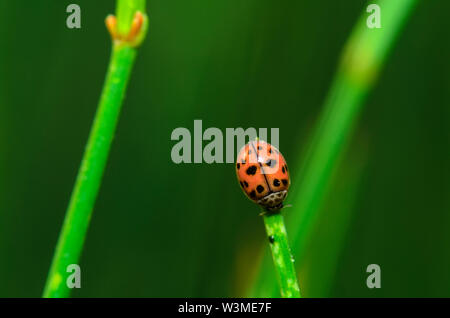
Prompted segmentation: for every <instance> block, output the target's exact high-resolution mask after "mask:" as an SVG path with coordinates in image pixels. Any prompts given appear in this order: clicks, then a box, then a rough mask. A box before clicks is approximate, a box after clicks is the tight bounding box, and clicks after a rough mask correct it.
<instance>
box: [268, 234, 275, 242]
mask: <svg viewBox="0 0 450 318" xmlns="http://www.w3.org/2000/svg"><path fill="white" fill-rule="evenodd" d="M269 242H270V244H273V243H274V242H275V237H274V236H273V235H270V236H269Z"/></svg>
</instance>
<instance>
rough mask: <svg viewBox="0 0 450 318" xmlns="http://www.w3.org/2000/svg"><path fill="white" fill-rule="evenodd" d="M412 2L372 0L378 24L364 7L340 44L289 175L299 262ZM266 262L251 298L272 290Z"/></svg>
mask: <svg viewBox="0 0 450 318" xmlns="http://www.w3.org/2000/svg"><path fill="white" fill-rule="evenodd" d="M416 2H417V0H401V1H391V0H380V1H371V2H370V3H377V4H378V5H379V6H380V8H381V19H382V20H381V21H382V22H381V24H382V27H381V28H380V29H370V28H368V27H367V24H366V20H367V17H368V16H369V13H367V12H366V11H365V10H364V12H363V14H362V15H361V17H360V19H359V21H358V23H357V24H356V25H355V27H354V29H353V31H352V33H351V35H350V37H349V39H348V41H347V43H346V45H345V47H344V51H343V53H342V56H341V59H340V63H339V66H338V69H337V73H336V75H335V77H334V80H333V82H332V85H331V88H330V91H329V93H328V95H327V98H326V100H325V103H324V107H323V110H322V112H321V114H320V118H319V121H318V124H317V126H316V128H315V131H314V134H313V136H312V138H311V140H310V141H309V145H308V152H307V154H306V156H305V158H303V160H302V163H301V164H300V166H301V167H302V168H301V169H300V171H299V173H298V174H296V176H295V177H294V178H293V181H294V182H295V180H299V185H298V186H297V187H296V188H295V189H293V194H292V196H291V197H292V198H293V201H292V205H293V208H292V209H293V210H295V211H292V210H291V211H290V213H289V215H292V217H290V220H289V226H290V233H292V250H293V253H294V255H295V256H296V257H297V259H299V260H300V261H301V260H302V259H303V256H304V252H305V248H306V246H307V243H308V238H309V235H310V233H311V232H312V229H313V226H314V224H315V222H316V220H317V219H318V211H319V210H320V205H321V203H322V202H323V201H324V197H325V195H326V190H327V187H328V185H329V183H330V179H331V176H332V173H333V171H334V169H335V168H336V166H337V164H338V161H339V158H340V156H341V154H342V153H343V151H344V149H345V146H346V145H347V143H348V141H349V139H350V137H351V136H352V132H353V129H354V126H355V124H356V121H357V118H358V115H359V114H360V112H361V110H362V106H363V104H364V101H365V99H366V97H367V95H368V93H369V92H370V91H371V89H372V88H373V87H374V85H375V83H376V81H377V79H378V76H379V73H380V71H381V69H382V66H383V64H384V63H385V61H386V59H387V56H388V54H389V52H390V51H391V48H392V47H393V45H394V44H395V41H396V39H397V37H398V34H399V33H400V31H401V29H402V27H403V25H404V24H405V22H406V21H407V19H408V17H409V15H410V13H411V11H412V9H413V8H414V6H415V4H416ZM299 148H300V147H299ZM293 185H294V184H293ZM294 186H295V185H294ZM268 263H269V261H268V260H267V257H265V258H264V259H263V263H262V266H261V272H260V275H259V276H258V278H257V280H256V281H255V283H254V286H253V287H251V290H250V293H251V294H250V295H251V296H253V297H255V296H256V297H268V296H270V295H273V292H274V291H276V288H275V282H274V279H273V275H272V276H271V275H270V273H269V272H268V270H269V269H268V266H267V264H268ZM268 293H269V295H268Z"/></svg>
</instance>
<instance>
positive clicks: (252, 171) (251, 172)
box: [246, 165, 257, 176]
mask: <svg viewBox="0 0 450 318" xmlns="http://www.w3.org/2000/svg"><path fill="white" fill-rule="evenodd" d="M256 169H257V168H256V166H254V165H253V166H250V167H248V168H247V171H246V173H247V174H248V175H249V176H253V175H254V174H255V173H256Z"/></svg>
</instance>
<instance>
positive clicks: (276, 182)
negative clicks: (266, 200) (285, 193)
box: [273, 179, 281, 187]
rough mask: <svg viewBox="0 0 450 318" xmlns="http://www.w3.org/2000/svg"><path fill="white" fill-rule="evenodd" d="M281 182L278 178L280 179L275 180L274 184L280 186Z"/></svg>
mask: <svg viewBox="0 0 450 318" xmlns="http://www.w3.org/2000/svg"><path fill="white" fill-rule="evenodd" d="M280 184H281V183H280V180H278V179H275V180H273V185H274V186H276V187H279V186H280Z"/></svg>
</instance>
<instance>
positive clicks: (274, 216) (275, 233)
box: [263, 212, 301, 298]
mask: <svg viewBox="0 0 450 318" xmlns="http://www.w3.org/2000/svg"><path fill="white" fill-rule="evenodd" d="M263 218H264V224H265V226H266V231H267V235H268V238H269V242H270V249H271V251H272V258H273V263H274V265H275V271H276V274H277V278H278V284H279V286H280V292H281V297H283V298H298V297H301V296H300V288H299V285H298V281H297V275H296V273H295V266H294V257H293V256H292V253H291V249H290V248H289V241H288V237H287V232H286V227H285V226H284V219H283V216H282V215H281V213H279V212H278V213H271V214H264V216H263Z"/></svg>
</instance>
